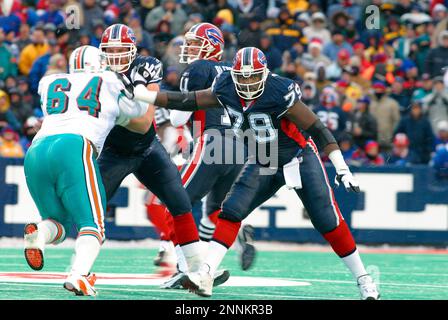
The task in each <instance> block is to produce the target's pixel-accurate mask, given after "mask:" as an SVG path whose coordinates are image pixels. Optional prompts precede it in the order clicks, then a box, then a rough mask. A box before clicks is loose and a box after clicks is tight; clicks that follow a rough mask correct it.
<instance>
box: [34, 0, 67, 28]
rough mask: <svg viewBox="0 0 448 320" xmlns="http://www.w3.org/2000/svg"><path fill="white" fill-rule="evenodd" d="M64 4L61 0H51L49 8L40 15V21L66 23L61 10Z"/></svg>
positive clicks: (56, 23) (56, 24)
mask: <svg viewBox="0 0 448 320" xmlns="http://www.w3.org/2000/svg"><path fill="white" fill-rule="evenodd" d="M61 6H62V1H61V0H51V1H49V2H48V8H47V9H45V11H44V13H43V14H42V15H41V16H40V19H39V20H40V21H42V22H43V23H52V24H54V25H55V26H59V25H61V24H62V23H64V14H63V13H62V12H61V11H60V9H61Z"/></svg>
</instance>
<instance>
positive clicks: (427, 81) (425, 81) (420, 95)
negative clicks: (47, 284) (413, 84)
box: [412, 73, 433, 100]
mask: <svg viewBox="0 0 448 320" xmlns="http://www.w3.org/2000/svg"><path fill="white" fill-rule="evenodd" d="M432 86H433V82H432V79H431V77H430V76H429V74H428V73H424V74H422V76H421V82H420V84H419V86H418V88H417V89H415V90H414V92H413V93H412V99H413V100H423V99H425V98H426V97H427V96H428V95H429V94H431V93H432Z"/></svg>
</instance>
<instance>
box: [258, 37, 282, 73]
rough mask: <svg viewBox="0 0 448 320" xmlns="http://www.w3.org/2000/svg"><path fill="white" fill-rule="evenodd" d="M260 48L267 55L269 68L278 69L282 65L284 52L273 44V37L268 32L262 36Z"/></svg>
mask: <svg viewBox="0 0 448 320" xmlns="http://www.w3.org/2000/svg"><path fill="white" fill-rule="evenodd" d="M258 48H260V50H261V51H263V53H264V55H265V56H266V60H267V63H268V68H269V70H272V71H274V70H276V69H278V68H280V67H281V66H282V54H281V52H280V50H278V49H277V48H276V47H274V46H273V45H272V39H271V37H270V36H268V35H267V34H263V35H262V36H261V38H260V46H259V47H258Z"/></svg>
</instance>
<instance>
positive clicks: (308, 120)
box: [286, 100, 360, 192]
mask: <svg viewBox="0 0 448 320" xmlns="http://www.w3.org/2000/svg"><path fill="white" fill-rule="evenodd" d="M286 117H287V118H288V119H289V120H291V121H292V122H293V123H294V124H295V125H296V126H297V127H298V128H299V129H302V130H305V131H306V132H308V133H309V134H310V135H311V136H312V137H313V140H315V141H316V143H317V145H318V146H319V147H320V148H323V150H324V152H325V154H327V155H328V157H329V158H330V160H331V163H333V165H334V167H335V168H336V179H335V183H336V186H339V184H340V183H343V184H344V186H345V189H346V190H347V191H354V192H360V189H359V184H358V182H357V181H356V180H355V178H354V177H353V175H352V173H351V172H350V169H349V167H348V165H347V164H346V163H345V160H344V157H343V156H342V153H341V150H340V149H339V146H338V144H337V142H336V139H335V138H334V136H333V135H332V134H331V132H330V130H328V128H327V127H325V125H324V124H323V123H322V122H321V121H320V120H319V118H318V117H317V115H316V114H315V113H314V112H313V111H311V110H310V109H309V108H308V107H307V106H306V105H305V104H304V103H303V102H302V101H300V100H299V101H297V102H296V103H295V104H294V105H293V106H292V107H291V108H289V110H288V112H287V113H286Z"/></svg>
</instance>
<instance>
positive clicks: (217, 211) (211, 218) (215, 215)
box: [208, 209, 221, 226]
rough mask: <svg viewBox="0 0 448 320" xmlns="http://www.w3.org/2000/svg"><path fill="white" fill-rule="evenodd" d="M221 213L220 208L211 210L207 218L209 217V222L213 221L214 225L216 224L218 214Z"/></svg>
mask: <svg viewBox="0 0 448 320" xmlns="http://www.w3.org/2000/svg"><path fill="white" fill-rule="evenodd" d="M220 213H221V209H218V210H216V211H213V212H212V213H211V214H210V215H209V216H208V218H209V219H210V221H211V222H213V224H214V225H215V226H216V224H217V223H218V215H219V214H220Z"/></svg>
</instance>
